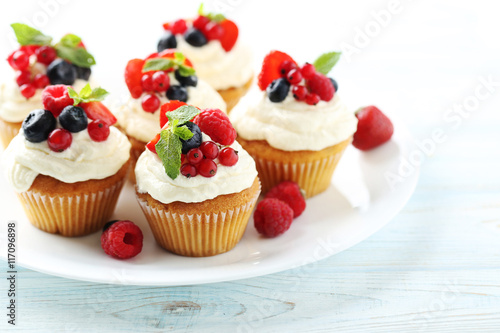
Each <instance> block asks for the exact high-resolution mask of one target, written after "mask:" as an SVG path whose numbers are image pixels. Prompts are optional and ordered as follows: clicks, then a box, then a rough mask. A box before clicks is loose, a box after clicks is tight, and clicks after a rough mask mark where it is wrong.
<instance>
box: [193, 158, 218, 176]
mask: <svg viewBox="0 0 500 333" xmlns="http://www.w3.org/2000/svg"><path fill="white" fill-rule="evenodd" d="M197 170H198V173H199V174H200V175H202V176H203V177H206V178H210V177H213V176H215V175H216V174H217V164H215V162H214V161H212V160H208V159H204V160H202V161H201V162H200V164H199V165H198V167H197Z"/></svg>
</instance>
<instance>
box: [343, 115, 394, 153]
mask: <svg viewBox="0 0 500 333" xmlns="http://www.w3.org/2000/svg"><path fill="white" fill-rule="evenodd" d="M356 117H357V118H358V128H357V130H356V133H354V137H353V141H352V145H353V146H354V147H356V148H358V149H360V150H370V149H373V148H375V147H377V146H380V145H381V144H383V143H385V142H387V141H389V140H390V139H391V137H392V134H393V133H394V126H393V125H392V122H391V120H390V119H389V118H387V116H386V115H385V114H383V113H382V111H380V110H379V109H378V108H377V107H376V106H373V105H371V106H367V107H364V108H362V109H361V110H359V111H357V112H356Z"/></svg>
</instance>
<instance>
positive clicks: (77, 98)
mask: <svg viewBox="0 0 500 333" xmlns="http://www.w3.org/2000/svg"><path fill="white" fill-rule="evenodd" d="M68 95H69V97H70V98H72V99H73V105H74V106H77V105H78V104H80V102H81V99H80V96H78V93H77V92H76V91H75V90H74V89H73V88H72V87H68Z"/></svg>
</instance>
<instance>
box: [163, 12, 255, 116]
mask: <svg viewBox="0 0 500 333" xmlns="http://www.w3.org/2000/svg"><path fill="white" fill-rule="evenodd" d="M198 14H199V15H198V16H197V17H196V19H194V20H184V19H179V20H177V21H175V22H170V23H165V24H164V25H163V28H164V29H165V34H164V35H163V37H162V38H161V39H160V41H159V42H158V52H160V51H162V50H165V49H171V48H176V49H178V50H179V51H180V52H182V53H184V54H185V55H186V57H188V58H189V59H191V61H192V62H193V64H194V67H195V68H196V71H197V72H198V75H199V77H200V78H201V79H203V80H205V81H206V82H207V83H208V84H210V85H211V86H212V87H213V88H214V89H216V90H217V91H218V92H219V94H221V96H222V98H224V100H225V101H226V103H227V108H228V111H230V110H231V109H232V108H233V107H234V105H236V103H237V102H238V101H239V99H240V98H241V97H242V96H243V95H244V94H245V93H246V92H247V90H248V89H249V88H250V85H251V82H252V76H253V70H252V62H253V59H252V51H251V49H250V47H249V46H248V45H246V44H243V43H242V42H241V41H240V38H238V35H239V31H238V26H237V25H236V24H235V23H234V22H233V21H231V20H229V19H227V18H225V17H224V15H222V14H214V13H205V12H204V11H203V5H201V6H200V9H199V11H198Z"/></svg>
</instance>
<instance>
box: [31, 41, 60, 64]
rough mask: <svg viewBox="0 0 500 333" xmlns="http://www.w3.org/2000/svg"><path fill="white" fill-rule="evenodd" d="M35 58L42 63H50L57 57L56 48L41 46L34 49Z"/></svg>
mask: <svg viewBox="0 0 500 333" xmlns="http://www.w3.org/2000/svg"><path fill="white" fill-rule="evenodd" d="M35 54H36V60H37V61H38V62H40V63H42V64H44V65H47V66H48V65H50V63H51V62H52V61H54V59H55V58H56V57H57V53H56V50H54V48H53V47H50V46H42V47H40V48H38V49H37V50H36V51H35Z"/></svg>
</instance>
